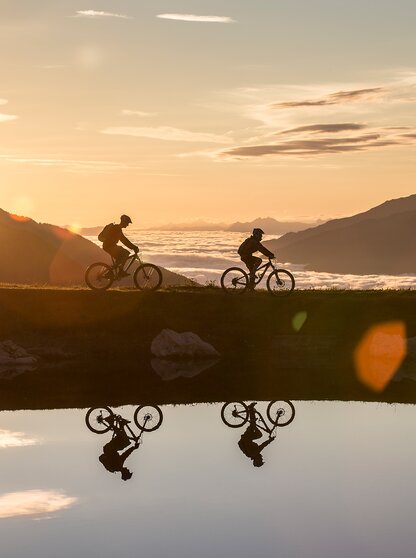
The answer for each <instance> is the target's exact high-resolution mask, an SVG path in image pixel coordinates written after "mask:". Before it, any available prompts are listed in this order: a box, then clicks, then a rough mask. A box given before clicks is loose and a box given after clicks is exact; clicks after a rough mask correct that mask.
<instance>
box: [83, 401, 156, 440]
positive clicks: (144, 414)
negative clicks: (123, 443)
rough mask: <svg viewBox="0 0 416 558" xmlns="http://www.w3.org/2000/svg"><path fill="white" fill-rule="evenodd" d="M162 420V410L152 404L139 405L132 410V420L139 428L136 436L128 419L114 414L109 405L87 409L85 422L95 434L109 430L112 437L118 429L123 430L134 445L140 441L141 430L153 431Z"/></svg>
mask: <svg viewBox="0 0 416 558" xmlns="http://www.w3.org/2000/svg"><path fill="white" fill-rule="evenodd" d="M162 421H163V414H162V410H161V409H160V408H159V407H156V406H153V405H140V406H139V407H137V409H136V410H135V412H134V422H135V424H136V426H137V428H138V429H139V430H140V434H139V435H138V436H137V435H136V434H135V433H134V432H133V430H132V429H131V428H130V426H129V424H130V421H129V420H126V419H125V418H123V417H122V416H121V415H116V414H114V412H113V411H112V410H111V409H110V408H109V407H94V408H92V409H89V410H88V412H87V414H86V416H85V422H86V424H87V426H88V428H89V429H90V430H91V432H94V433H95V434H105V433H106V432H108V431H109V430H112V431H113V437H114V436H115V435H116V434H117V433H118V432H120V431H124V432H125V433H126V435H127V437H128V438H129V439H130V440H132V441H133V442H134V443H135V444H136V445H138V444H139V443H140V442H141V437H142V435H143V432H153V431H154V430H157V429H158V428H159V427H160V425H161V424H162Z"/></svg>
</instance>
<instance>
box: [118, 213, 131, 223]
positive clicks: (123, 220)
mask: <svg viewBox="0 0 416 558" xmlns="http://www.w3.org/2000/svg"><path fill="white" fill-rule="evenodd" d="M120 221H121V222H124V223H127V224H129V223H133V221H132V220H131V219H130V217H129V216H128V215H122V216H121V217H120Z"/></svg>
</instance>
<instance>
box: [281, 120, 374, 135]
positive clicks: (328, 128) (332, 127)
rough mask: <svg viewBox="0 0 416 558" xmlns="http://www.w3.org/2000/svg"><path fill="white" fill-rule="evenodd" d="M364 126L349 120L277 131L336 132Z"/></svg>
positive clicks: (358, 128)
mask: <svg viewBox="0 0 416 558" xmlns="http://www.w3.org/2000/svg"><path fill="white" fill-rule="evenodd" d="M365 127H366V126H365V124H355V123H350V122H348V123H344V124H311V125H309V126H298V127H297V128H290V129H289V130H283V131H282V132H278V135H285V134H295V133H299V132H312V133H315V134H321V133H331V134H336V133H338V132H346V131H351V130H362V129H363V128H365Z"/></svg>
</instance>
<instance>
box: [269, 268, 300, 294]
mask: <svg viewBox="0 0 416 558" xmlns="http://www.w3.org/2000/svg"><path fill="white" fill-rule="evenodd" d="M294 288H295V278H294V277H293V275H292V274H291V273H290V271H287V270H286V269H275V270H274V271H272V272H271V273H270V275H269V276H268V278H267V290H268V291H269V293H271V294H273V295H276V296H287V295H289V294H290V293H291V292H292V291H293V289H294Z"/></svg>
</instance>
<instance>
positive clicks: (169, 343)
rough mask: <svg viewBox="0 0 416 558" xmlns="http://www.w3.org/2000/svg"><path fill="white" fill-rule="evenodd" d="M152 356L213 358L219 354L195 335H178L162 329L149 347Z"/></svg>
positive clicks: (170, 330) (186, 332)
mask: <svg viewBox="0 0 416 558" xmlns="http://www.w3.org/2000/svg"><path fill="white" fill-rule="evenodd" d="M151 351H152V354H153V355H155V356H157V357H159V358H168V359H175V358H179V359H180V358H192V359H195V358H213V357H219V356H220V354H219V353H218V351H217V350H216V349H214V347H213V346H212V345H210V344H209V343H207V342H206V341H203V340H202V339H201V338H200V337H199V336H198V335H196V333H192V332H191V331H185V332H183V333H178V332H176V331H173V330H172V329H163V330H162V331H161V332H160V333H159V335H157V336H156V337H155V338H154V339H153V341H152V345H151Z"/></svg>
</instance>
